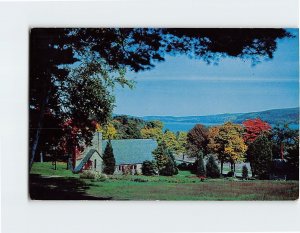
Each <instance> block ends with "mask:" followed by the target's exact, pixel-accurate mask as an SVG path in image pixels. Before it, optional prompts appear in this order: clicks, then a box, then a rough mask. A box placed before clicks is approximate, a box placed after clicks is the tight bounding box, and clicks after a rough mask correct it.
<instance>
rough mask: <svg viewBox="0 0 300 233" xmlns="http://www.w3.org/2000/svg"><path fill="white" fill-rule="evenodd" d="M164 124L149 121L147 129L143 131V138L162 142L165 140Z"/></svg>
mask: <svg viewBox="0 0 300 233" xmlns="http://www.w3.org/2000/svg"><path fill="white" fill-rule="evenodd" d="M162 130H163V123H162V122H161V121H149V122H147V123H146V125H145V127H144V128H142V129H141V135H142V138H151V139H155V140H156V141H157V142H161V141H162V138H163V131H162Z"/></svg>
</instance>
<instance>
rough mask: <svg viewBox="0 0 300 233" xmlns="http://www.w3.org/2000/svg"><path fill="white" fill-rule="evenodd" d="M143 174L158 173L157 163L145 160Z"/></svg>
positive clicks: (151, 174)
mask: <svg viewBox="0 0 300 233" xmlns="http://www.w3.org/2000/svg"><path fill="white" fill-rule="evenodd" d="M142 174H143V175H144V176H153V175H155V174H156V169H155V164H154V163H153V162H151V161H148V160H146V161H144V162H143V164H142Z"/></svg>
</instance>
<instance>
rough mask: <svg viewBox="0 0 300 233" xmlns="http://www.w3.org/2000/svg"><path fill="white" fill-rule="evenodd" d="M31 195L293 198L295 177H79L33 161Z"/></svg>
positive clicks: (186, 174) (54, 197)
mask: <svg viewBox="0 0 300 233" xmlns="http://www.w3.org/2000/svg"><path fill="white" fill-rule="evenodd" d="M29 186H30V187H29V188H30V196H31V198H32V199H45V200H69V199H70V200H85V199H92V200H94V199H98V200H296V199H298V195H299V194H298V193H299V182H298V181H268V180H251V181H250V180H249V181H242V180H234V179H207V180H205V181H204V182H201V181H200V180H199V179H198V178H197V177H195V175H193V174H191V173H190V172H187V171H180V173H179V174H178V175H176V176H173V177H162V176H153V177H148V176H142V175H139V176H130V175H128V176H123V175H113V176H109V177H108V179H106V180H105V181H102V182H100V181H94V180H88V179H81V178H79V175H78V174H73V173H72V172H71V171H69V170H66V164H64V163H58V164H57V170H53V168H52V165H51V163H35V164H34V165H33V168H32V170H31V173H30V181H29Z"/></svg>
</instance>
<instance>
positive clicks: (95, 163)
mask: <svg viewBox="0 0 300 233" xmlns="http://www.w3.org/2000/svg"><path fill="white" fill-rule="evenodd" d="M94 166H95V170H96V167H97V160H96V159H95V161H94Z"/></svg>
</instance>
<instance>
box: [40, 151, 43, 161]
mask: <svg viewBox="0 0 300 233" xmlns="http://www.w3.org/2000/svg"><path fill="white" fill-rule="evenodd" d="M40 162H41V163H43V162H44V157H43V152H42V151H41V152H40Z"/></svg>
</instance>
